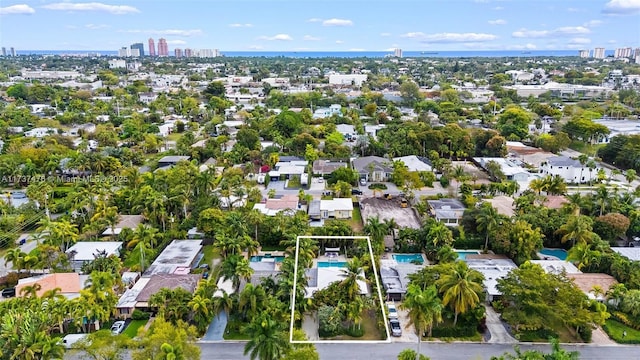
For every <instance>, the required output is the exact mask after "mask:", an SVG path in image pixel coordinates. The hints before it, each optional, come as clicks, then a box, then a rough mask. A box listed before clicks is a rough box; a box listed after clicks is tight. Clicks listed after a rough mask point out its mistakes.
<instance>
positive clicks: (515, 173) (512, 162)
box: [473, 157, 531, 181]
mask: <svg viewBox="0 0 640 360" xmlns="http://www.w3.org/2000/svg"><path fill="white" fill-rule="evenodd" d="M473 160H474V161H475V162H476V163H478V164H479V165H480V166H481V167H482V168H483V169H485V170H486V169H487V164H488V163H489V162H491V161H494V162H496V163H497V164H498V165H500V169H501V170H502V173H503V174H504V175H505V176H506V177H507V180H513V181H527V180H529V177H531V174H530V173H529V171H527V169H526V168H525V167H524V166H523V165H524V164H523V163H522V162H521V161H520V160H518V159H505V158H499V157H477V158H473Z"/></svg>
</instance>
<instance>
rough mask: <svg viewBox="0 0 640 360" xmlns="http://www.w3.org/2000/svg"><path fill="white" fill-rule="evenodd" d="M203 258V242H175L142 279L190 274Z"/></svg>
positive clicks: (156, 260) (168, 246) (161, 254)
mask: <svg viewBox="0 0 640 360" xmlns="http://www.w3.org/2000/svg"><path fill="white" fill-rule="evenodd" d="M201 258H202V240H173V241H172V242H171V243H170V244H169V245H167V247H166V248H165V249H164V250H162V253H160V255H158V257H157V258H156V259H155V261H154V262H153V263H152V264H151V266H149V268H148V269H147V270H146V271H145V272H144V274H143V275H142V277H151V276H152V275H157V274H181V275H184V274H189V273H190V272H191V269H192V268H193V267H195V266H196V265H197V263H198V261H200V259H201Z"/></svg>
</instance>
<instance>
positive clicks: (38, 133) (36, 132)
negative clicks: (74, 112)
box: [24, 127, 58, 138]
mask: <svg viewBox="0 0 640 360" xmlns="http://www.w3.org/2000/svg"><path fill="white" fill-rule="evenodd" d="M57 133H58V129H56V128H51V127H38V128H33V129H31V130H29V131H25V132H24V136H26V137H34V138H43V137H45V136H49V135H53V134H57Z"/></svg>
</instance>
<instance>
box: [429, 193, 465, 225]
mask: <svg viewBox="0 0 640 360" xmlns="http://www.w3.org/2000/svg"><path fill="white" fill-rule="evenodd" d="M427 203H428V204H429V212H430V213H431V216H433V217H435V219H436V220H438V221H442V222H443V223H444V224H445V225H447V226H457V225H458V223H459V221H460V219H462V215H463V214H464V210H465V207H464V204H462V202H460V200H458V199H440V200H427Z"/></svg>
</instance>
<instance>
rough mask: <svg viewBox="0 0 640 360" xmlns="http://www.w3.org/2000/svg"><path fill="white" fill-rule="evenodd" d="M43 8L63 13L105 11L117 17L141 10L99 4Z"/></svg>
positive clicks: (67, 3)
mask: <svg viewBox="0 0 640 360" xmlns="http://www.w3.org/2000/svg"><path fill="white" fill-rule="evenodd" d="M43 8H45V9H49V10H63V11H65V10H66V11H103V12H108V13H110V14H115V15H123V14H132V13H139V12H140V10H138V9H136V8H135V7H133V6H129V5H107V4H103V3H98V2H90V3H69V2H62V3H54V4H48V5H44V6H43Z"/></svg>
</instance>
